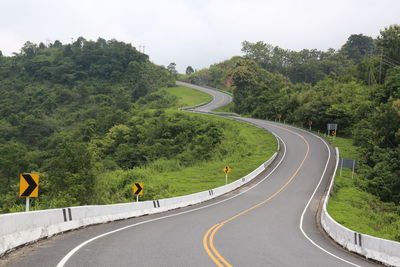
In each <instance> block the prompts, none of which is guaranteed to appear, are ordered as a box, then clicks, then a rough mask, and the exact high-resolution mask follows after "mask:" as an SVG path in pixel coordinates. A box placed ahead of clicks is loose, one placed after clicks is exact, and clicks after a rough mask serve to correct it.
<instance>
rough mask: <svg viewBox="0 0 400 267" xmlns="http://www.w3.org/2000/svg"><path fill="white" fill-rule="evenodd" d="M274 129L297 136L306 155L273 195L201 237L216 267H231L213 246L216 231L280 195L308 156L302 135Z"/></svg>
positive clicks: (218, 224) (308, 149) (216, 225)
mask: <svg viewBox="0 0 400 267" xmlns="http://www.w3.org/2000/svg"><path fill="white" fill-rule="evenodd" d="M275 127H277V128H280V129H283V130H285V131H288V132H290V133H293V134H294V135H297V136H299V137H300V138H301V139H302V140H303V141H304V143H305V144H306V146H307V151H306V154H305V156H304V158H303V160H302V161H301V163H300V165H299V167H298V168H297V169H296V171H295V172H294V173H293V174H292V176H291V177H290V178H289V180H288V181H287V182H286V183H285V184H284V185H283V186H282V187H281V188H279V189H278V191H276V192H275V193H273V194H272V195H271V196H270V197H268V198H267V199H265V200H263V201H261V202H259V203H258V204H256V205H254V206H252V207H250V208H248V209H246V210H244V211H242V212H239V213H238V214H236V215H234V216H232V217H231V218H229V219H227V220H225V221H223V222H220V223H217V224H215V225H214V226H212V227H211V228H210V229H208V231H207V233H206V234H205V235H204V237H203V247H204V250H205V251H206V253H207V255H208V256H209V257H210V258H211V259H212V260H213V261H214V263H215V264H216V265H217V266H218V267H225V266H227V267H232V264H230V263H229V262H228V261H227V260H226V259H225V258H224V257H222V256H221V254H220V253H219V252H218V250H217V249H216V248H215V246H214V236H215V234H216V233H217V231H218V230H219V229H221V228H222V227H223V226H224V225H225V224H226V223H228V222H230V221H232V220H234V219H236V218H238V217H240V216H242V215H244V214H246V213H248V212H249V211H251V210H254V209H256V208H258V207H260V206H262V205H264V204H265V203H267V202H268V201H270V200H271V199H273V198H274V197H276V196H277V195H278V194H279V193H281V192H282V191H283V190H284V189H285V188H286V187H287V186H288V185H289V184H290V183H291V182H292V181H293V179H294V178H295V177H296V175H297V173H298V172H299V171H300V169H301V168H302V167H303V164H304V162H305V160H306V159H307V157H308V154H309V152H310V144H309V143H308V142H307V140H306V139H305V138H304V136H302V135H300V134H298V133H296V132H294V131H291V130H289V129H286V128H283V127H279V126H275Z"/></svg>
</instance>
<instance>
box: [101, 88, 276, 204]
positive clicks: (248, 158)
mask: <svg viewBox="0 0 400 267" xmlns="http://www.w3.org/2000/svg"><path fill="white" fill-rule="evenodd" d="M166 90H167V92H169V93H171V94H173V95H175V96H178V97H179V99H180V102H179V104H180V105H196V104H199V103H202V102H206V101H208V100H210V97H208V98H205V97H204V95H203V93H201V94H198V93H197V92H198V91H196V90H194V89H191V88H187V87H183V86H180V87H176V88H168V89H166ZM196 95H197V97H196ZM207 96H208V95H207ZM167 112H182V111H177V110H167ZM186 114H187V115H188V116H191V117H193V120H196V118H199V117H200V116H202V117H203V118H204V116H207V119H208V120H213V121H215V122H217V123H218V124H219V125H221V127H223V131H224V137H225V138H224V140H223V142H222V147H223V151H222V152H221V151H220V152H219V153H218V154H217V155H215V156H214V158H213V159H212V160H209V161H207V162H201V163H198V164H196V165H194V166H190V167H183V166H180V164H179V162H178V161H177V160H174V159H171V160H166V159H160V160H157V161H155V162H152V163H150V164H148V165H147V166H146V167H141V168H133V169H131V170H116V171H112V172H107V173H104V175H102V176H101V177H99V182H98V184H97V185H96V187H97V190H96V192H97V194H98V196H97V198H98V199H101V200H102V201H101V202H102V203H110V201H111V203H119V202H128V201H132V199H131V194H132V193H131V191H132V188H131V187H132V183H134V182H143V183H144V195H143V200H150V199H160V198H167V197H174V196H181V195H186V194H191V193H196V192H200V191H205V190H209V189H212V188H215V187H218V186H221V185H224V184H225V174H224V173H223V168H224V167H225V166H229V167H231V168H232V171H231V173H230V174H229V182H232V181H234V180H237V179H239V178H241V177H243V176H245V175H247V174H248V173H250V172H251V171H253V170H254V169H256V168H257V167H258V166H260V165H261V164H262V163H263V162H265V161H266V160H267V159H269V158H270V157H271V156H272V155H273V154H274V153H275V151H276V148H277V143H276V139H275V137H273V136H272V135H271V134H270V133H268V132H266V131H265V130H262V129H260V128H257V127H255V126H252V125H249V124H246V123H243V122H239V121H234V120H228V119H225V118H221V117H216V116H210V115H204V114H195V113H186Z"/></svg>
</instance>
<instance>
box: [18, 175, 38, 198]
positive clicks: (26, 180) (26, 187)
mask: <svg viewBox="0 0 400 267" xmlns="http://www.w3.org/2000/svg"><path fill="white" fill-rule="evenodd" d="M38 195H39V174H33V173H23V174H20V176H19V196H20V197H38Z"/></svg>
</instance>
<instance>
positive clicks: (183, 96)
mask: <svg viewBox="0 0 400 267" xmlns="http://www.w3.org/2000/svg"><path fill="white" fill-rule="evenodd" d="M166 90H167V92H168V93H169V94H170V95H173V96H175V97H177V101H178V102H177V105H178V106H179V107H187V106H194V105H198V104H202V103H207V102H209V101H211V100H212V96H211V95H209V94H206V93H204V92H201V91H199V90H189V89H188V88H187V87H184V86H177V87H171V88H168V89H166Z"/></svg>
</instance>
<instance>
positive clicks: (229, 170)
mask: <svg viewBox="0 0 400 267" xmlns="http://www.w3.org/2000/svg"><path fill="white" fill-rule="evenodd" d="M230 172H231V168H229V166H225V168H224V173H225V184H228V173H230Z"/></svg>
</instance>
